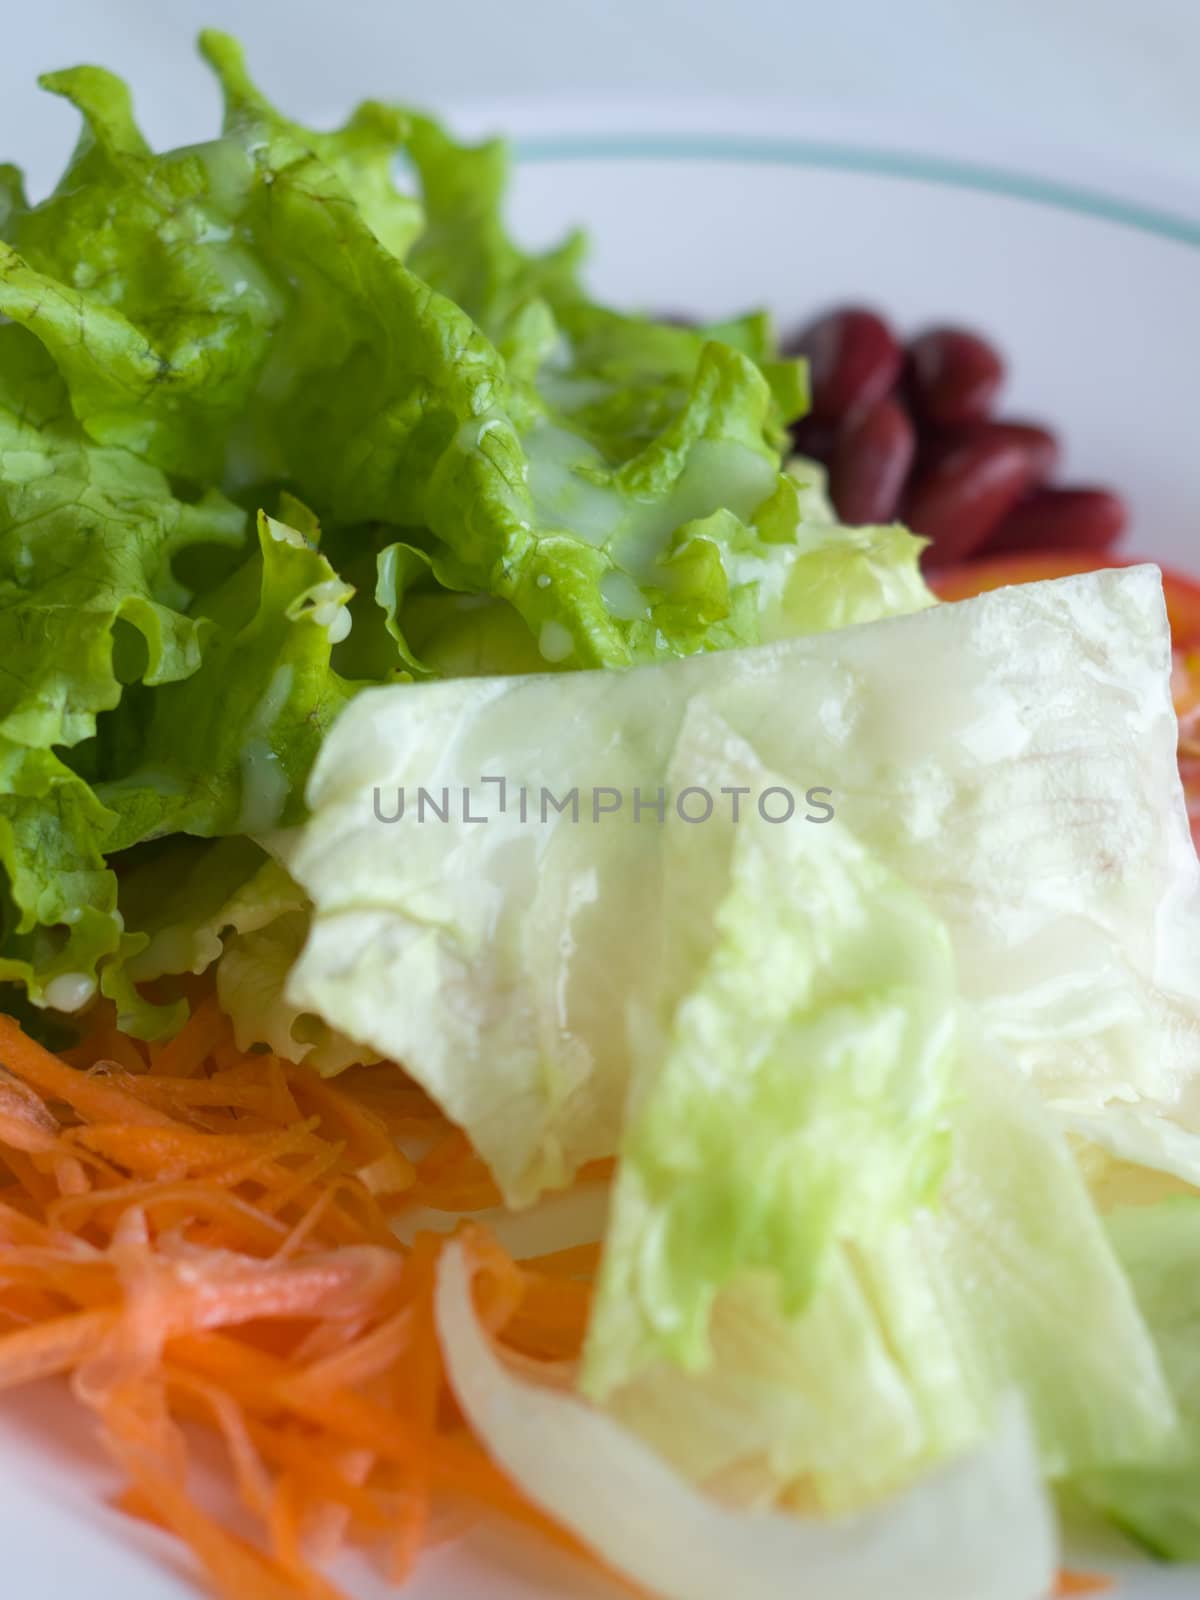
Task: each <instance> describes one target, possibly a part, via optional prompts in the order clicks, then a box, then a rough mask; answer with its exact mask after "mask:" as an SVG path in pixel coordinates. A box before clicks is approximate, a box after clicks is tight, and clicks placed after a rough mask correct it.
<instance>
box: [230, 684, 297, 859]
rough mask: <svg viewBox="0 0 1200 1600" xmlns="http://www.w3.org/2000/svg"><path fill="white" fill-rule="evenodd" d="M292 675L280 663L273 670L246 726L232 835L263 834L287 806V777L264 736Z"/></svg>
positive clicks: (283, 702) (283, 701)
mask: <svg viewBox="0 0 1200 1600" xmlns="http://www.w3.org/2000/svg"><path fill="white" fill-rule="evenodd" d="M292 678H293V672H292V668H291V666H290V665H289V664H288V663H287V662H284V663H283V665H281V666H279V667H276V669H275V672H274V674H273V676H272V678H271V682H270V683H269V685H268V686H267V691H266V693H265V694H264V695H263V697H262V699H261V700H260V701H259V702H258V705H257V706H256V707H255V709H254V715H253V716H252V717H251V718H250V720H249V723H248V725H247V735H248V737H247V739H246V742H245V744H244V746H243V747H242V753H241V778H242V799H241V807H240V809H239V811H238V816H237V821H236V823H235V824H234V831H235V832H236V833H250V834H258V833H265V832H267V831H268V830H269V829H271V828H273V827H275V826H276V824H277V823H278V821H279V819H280V817H281V816H282V815H283V808H284V806H285V805H286V804H287V797H288V788H289V784H288V775H287V773H286V772H285V771H284V769H283V766H282V764H281V763H280V760H279V757H278V755H276V753H275V751H274V750H273V749H272V748H271V745H270V742H269V739H268V737H267V735H268V734H269V732H270V729H271V727H272V725H273V724H274V722H275V721H276V719H277V718H278V716H279V713H280V712H281V711H282V710H283V708H284V706H285V705H286V703H287V698H288V695H289V694H290V693H291V690H292Z"/></svg>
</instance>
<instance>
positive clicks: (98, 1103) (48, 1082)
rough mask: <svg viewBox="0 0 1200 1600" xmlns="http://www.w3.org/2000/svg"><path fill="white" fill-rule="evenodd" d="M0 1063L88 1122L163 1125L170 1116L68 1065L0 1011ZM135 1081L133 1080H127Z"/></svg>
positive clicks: (99, 1077) (101, 1078) (167, 1121)
mask: <svg viewBox="0 0 1200 1600" xmlns="http://www.w3.org/2000/svg"><path fill="white" fill-rule="evenodd" d="M0 1066H4V1067H7V1068H8V1070H9V1072H10V1073H12V1075H13V1077H14V1078H20V1080H21V1082H22V1083H26V1084H28V1085H29V1087H30V1088H31V1089H34V1090H36V1091H37V1092H38V1094H40V1095H43V1096H45V1097H46V1098H48V1099H51V1100H60V1101H62V1102H63V1104H65V1105H69V1106H70V1107H71V1108H72V1109H73V1110H74V1111H75V1112H77V1113H78V1115H79V1116H81V1117H83V1118H85V1119H86V1120H87V1121H89V1122H113V1123H132V1124H135V1125H138V1126H141V1127H167V1126H170V1125H171V1118H170V1117H167V1116H164V1115H163V1113H162V1112H161V1111H155V1110H154V1109H153V1108H152V1107H150V1106H147V1105H143V1104H142V1102H141V1101H140V1100H138V1099H136V1098H135V1097H134V1095H132V1094H128V1093H126V1092H125V1090H124V1089H119V1088H116V1087H114V1085H113V1084H112V1083H111V1082H109V1081H106V1079H105V1078H104V1077H102V1076H99V1075H96V1074H93V1073H89V1072H80V1071H79V1070H78V1069H77V1068H76V1067H68V1066H67V1065H66V1063H65V1062H63V1061H60V1060H59V1059H58V1057H57V1056H53V1055H51V1054H50V1052H49V1050H44V1049H43V1048H42V1046H41V1045H40V1044H37V1043H36V1042H35V1041H34V1040H33V1039H30V1038H29V1037H28V1036H27V1035H26V1034H24V1033H22V1032H21V1030H20V1028H19V1027H18V1026H17V1024H16V1022H15V1021H14V1020H13V1019H12V1017H6V1016H2V1015H0ZM129 1081H131V1082H132V1081H135V1080H129Z"/></svg>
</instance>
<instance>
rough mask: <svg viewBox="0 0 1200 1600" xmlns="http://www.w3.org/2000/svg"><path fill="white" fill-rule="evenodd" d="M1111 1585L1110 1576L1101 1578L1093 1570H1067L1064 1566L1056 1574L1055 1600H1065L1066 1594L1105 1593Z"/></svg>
mask: <svg viewBox="0 0 1200 1600" xmlns="http://www.w3.org/2000/svg"><path fill="white" fill-rule="evenodd" d="M1112 1587H1113V1581H1112V1579H1111V1578H1102V1577H1101V1576H1100V1575H1099V1574H1098V1573H1094V1572H1068V1571H1067V1570H1066V1569H1065V1568H1064V1569H1063V1570H1062V1571H1061V1572H1060V1573H1059V1575H1058V1587H1057V1589H1055V1591H1054V1593H1055V1600H1066V1597H1067V1596H1068V1595H1077V1594H1107V1593H1108V1591H1109V1590H1110V1589H1111V1588H1112Z"/></svg>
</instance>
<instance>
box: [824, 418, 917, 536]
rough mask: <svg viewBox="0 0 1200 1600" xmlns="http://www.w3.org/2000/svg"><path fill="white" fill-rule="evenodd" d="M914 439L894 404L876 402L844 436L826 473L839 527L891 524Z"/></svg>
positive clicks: (908, 466)
mask: <svg viewBox="0 0 1200 1600" xmlns="http://www.w3.org/2000/svg"><path fill="white" fill-rule="evenodd" d="M916 448H917V435H916V432H915V430H914V428H913V425H912V423H911V422H910V421H909V418H908V414H907V412H906V411H904V409H903V408H902V407H901V406H900V405H898V404H897V402H896V401H895V400H891V399H885V400H881V401H879V403H878V404H877V405H876V406H874V407H873V408H872V409H871V410H870V411H868V412H867V414H866V415H865V416H864V417H861V418H860V419H859V420H858V421H857V422H855V423H852V424H851V425H850V426H849V427H847V428H845V429H844V431H843V432H842V435H841V438H840V439H839V440H838V443H837V448H836V450H835V451H834V453H833V460H832V462H831V463H830V469H829V492H830V495H831V497H832V499H833V503H834V505H835V506H836V507H837V513H838V516H839V517H841V519H842V521H843V522H849V523H851V524H863V523H873V522H890V521H891V519H892V518H893V517H894V516H895V515H896V508H897V506H898V505H899V504H900V495H901V493H902V492H903V490H904V481H905V479H906V478H907V477H908V469H909V468H910V467H911V466H912V461H913V456H914V455H915V453H916Z"/></svg>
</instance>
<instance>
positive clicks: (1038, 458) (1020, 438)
mask: <svg viewBox="0 0 1200 1600" xmlns="http://www.w3.org/2000/svg"><path fill="white" fill-rule="evenodd" d="M981 439H994V440H1003V441H1004V442H1005V443H1006V444H1015V445H1019V446H1020V447H1021V448H1022V449H1023V450H1024V451H1025V452H1026V453H1027V455H1028V456H1029V465H1030V468H1031V470H1032V473H1033V476H1032V478H1031V480H1030V482H1031V484H1032V485H1036V484H1040V483H1045V481H1046V479H1047V478H1049V476H1050V475H1051V473H1052V472H1053V471H1054V469H1055V467H1056V466H1057V465H1058V454H1059V451H1058V440H1057V438H1056V437H1055V436H1054V434H1052V433H1051V432H1050V430H1049V429H1048V428H1043V427H1042V425H1041V424H1040V423H1038V422H999V421H996V422H970V423H967V424H966V426H964V427H961V428H947V429H944V430H940V431H939V432H937V433H931V434H927V435H926V436H925V438H923V439H922V440H921V441H920V443H919V445H918V448H917V464H918V469H919V470H920V471H922V472H924V471H926V470H927V469H928V468H930V467H935V466H937V464H938V463H939V462H941V461H944V460H945V459H946V457H947V456H948V455H950V454H951V453H952V452H953V451H955V450H957V449H959V448H960V447H961V446H962V445H964V444H973V443H975V442H977V441H978V440H981Z"/></svg>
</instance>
